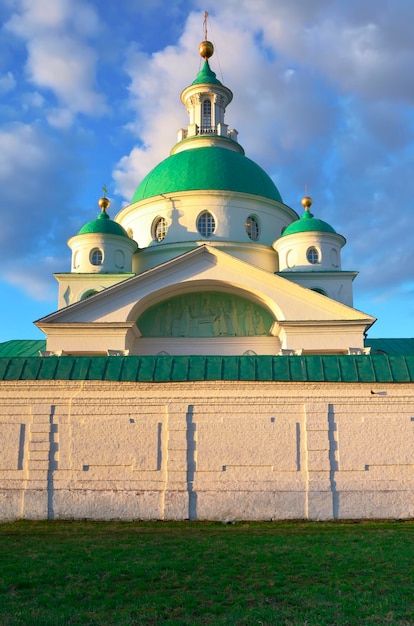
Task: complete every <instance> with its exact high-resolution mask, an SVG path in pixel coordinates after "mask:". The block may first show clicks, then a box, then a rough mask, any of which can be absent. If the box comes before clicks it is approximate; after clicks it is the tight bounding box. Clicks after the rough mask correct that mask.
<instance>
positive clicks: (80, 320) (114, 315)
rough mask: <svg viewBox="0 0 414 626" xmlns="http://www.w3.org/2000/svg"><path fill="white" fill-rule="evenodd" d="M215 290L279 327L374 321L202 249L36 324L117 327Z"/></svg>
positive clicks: (208, 249)
mask: <svg viewBox="0 0 414 626" xmlns="http://www.w3.org/2000/svg"><path fill="white" fill-rule="evenodd" d="M203 291H214V292H220V291H221V292H225V293H227V294H233V295H234V296H241V297H244V298H246V299H248V300H251V301H252V302H255V303H258V304H260V306H262V307H264V308H265V309H266V310H267V311H269V313H270V314H271V315H272V316H273V318H274V319H275V320H277V321H279V322H280V323H289V322H290V321H294V322H303V323H309V322H316V323H319V324H320V323H323V322H329V321H333V320H335V321H337V322H340V321H349V322H352V321H355V322H359V323H362V322H363V323H365V324H367V325H370V324H372V323H373V322H374V321H375V318H373V317H371V316H369V315H367V314H365V313H362V312H361V311H357V310H356V309H353V308H351V307H348V306H346V305H344V304H341V303H339V302H337V301H335V300H332V299H330V298H327V297H325V296H323V295H320V294H318V293H316V292H314V291H311V290H309V289H307V288H305V287H302V286H300V285H297V284H295V283H293V282H291V281H290V280H288V279H286V278H283V277H281V276H278V275H275V274H273V273H271V272H268V271H265V270H262V269H260V268H258V267H255V266H253V265H251V264H249V263H247V262H245V261H242V260H240V259H237V258H235V257H234V256H231V255H229V254H227V253H225V252H222V251H220V250H217V249H216V248H214V247H211V246H208V245H204V246H201V247H199V248H196V249H194V250H191V251H190V252H187V253H185V254H183V255H181V256H179V257H176V258H174V259H172V260H171V261H168V262H166V263H163V264H162V265H159V266H157V267H155V268H152V269H150V270H147V271H146V272H144V273H142V274H139V275H137V276H133V277H132V278H129V279H127V280H123V281H122V282H120V283H117V284H116V285H113V286H111V287H108V288H107V289H104V290H103V291H101V292H99V293H97V294H95V295H93V296H91V297H90V298H87V299H86V300H82V301H80V302H76V303H75V304H72V305H70V306H68V307H65V308H63V309H60V310H58V311H56V312H54V313H51V314H50V315H47V316H46V317H43V318H41V319H40V320H38V321H37V322H35V323H36V325H37V326H38V327H39V328H41V329H44V330H45V332H47V331H46V328H47V327H50V325H55V324H59V325H60V324H64V325H66V324H90V323H96V324H105V323H106V324H119V323H127V322H133V321H135V320H136V319H137V318H138V317H139V316H140V315H141V314H142V313H143V312H144V311H145V310H147V309H148V308H149V307H151V306H154V305H156V304H157V303H159V302H162V301H163V300H167V299H169V298H173V297H175V296H177V295H179V294H185V293H194V292H203Z"/></svg>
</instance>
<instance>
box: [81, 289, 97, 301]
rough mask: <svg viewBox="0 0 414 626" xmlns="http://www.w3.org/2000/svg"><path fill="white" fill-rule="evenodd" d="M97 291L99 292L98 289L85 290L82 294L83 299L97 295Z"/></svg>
mask: <svg viewBox="0 0 414 626" xmlns="http://www.w3.org/2000/svg"><path fill="white" fill-rule="evenodd" d="M95 293H98V292H97V291H96V289H88V291H85V293H83V294H82V295H81V300H86V298H89V297H90V296H93V295H95Z"/></svg>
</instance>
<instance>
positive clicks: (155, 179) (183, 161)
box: [132, 146, 283, 203]
mask: <svg viewBox="0 0 414 626" xmlns="http://www.w3.org/2000/svg"><path fill="white" fill-rule="evenodd" d="M200 190H223V191H239V192H243V193H250V194H253V195H255V196H262V197H265V198H271V199H272V200H277V201H278V202H283V201H282V198H281V195H280V193H279V191H278V189H277V187H276V185H275V184H274V182H273V181H272V179H271V178H270V176H268V175H267V174H266V172H265V171H264V170H263V169H262V168H261V167H260V166H259V165H257V163H255V162H254V161H251V160H250V159H248V158H247V157H245V156H244V155H243V154H239V153H238V152H234V151H233V150H228V149H226V148H219V147H217V146H208V147H205V148H189V149H187V150H183V151H182V152H178V153H177V154H173V155H171V156H169V157H168V158H167V159H165V160H164V161H162V162H161V163H159V164H158V165H157V166H156V167H154V169H153V170H152V171H151V172H150V173H149V174H147V176H146V177H145V178H144V179H143V181H142V182H141V183H140V185H138V188H137V190H136V192H135V194H134V197H133V198H132V203H133V202H139V201H140V200H144V199H146V198H151V197H153V196H158V195H160V194H166V193H173V192H179V191H200Z"/></svg>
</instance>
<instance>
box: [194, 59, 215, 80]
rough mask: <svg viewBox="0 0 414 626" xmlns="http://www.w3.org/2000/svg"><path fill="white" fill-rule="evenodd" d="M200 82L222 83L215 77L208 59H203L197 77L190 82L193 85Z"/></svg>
mask: <svg viewBox="0 0 414 626" xmlns="http://www.w3.org/2000/svg"><path fill="white" fill-rule="evenodd" d="M201 83H214V84H215V85H221V84H222V83H221V82H220V81H219V79H218V78H216V75H215V73H214V72H213V70H212V69H211V68H210V65H209V64H208V61H204V65H203V67H202V69H201V70H200V71H199V72H198V74H197V78H196V79H195V80H194V81H193V82H192V84H193V85H200V84H201Z"/></svg>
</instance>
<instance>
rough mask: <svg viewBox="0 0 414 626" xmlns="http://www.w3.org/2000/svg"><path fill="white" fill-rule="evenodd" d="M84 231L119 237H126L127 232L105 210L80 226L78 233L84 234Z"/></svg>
mask: <svg viewBox="0 0 414 626" xmlns="http://www.w3.org/2000/svg"><path fill="white" fill-rule="evenodd" d="M86 233H88V234H89V233H103V234H105V235H119V236H121V237H128V233H127V232H126V230H125V228H122V226H121V225H120V224H118V223H117V222H114V221H113V220H111V218H110V217H109V215H108V214H107V213H106V211H102V213H100V214H99V215H98V217H97V218H96V220H92V221H91V222H87V223H86V224H84V226H82V228H81V229H80V231H79V232H78V235H85V234H86Z"/></svg>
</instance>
